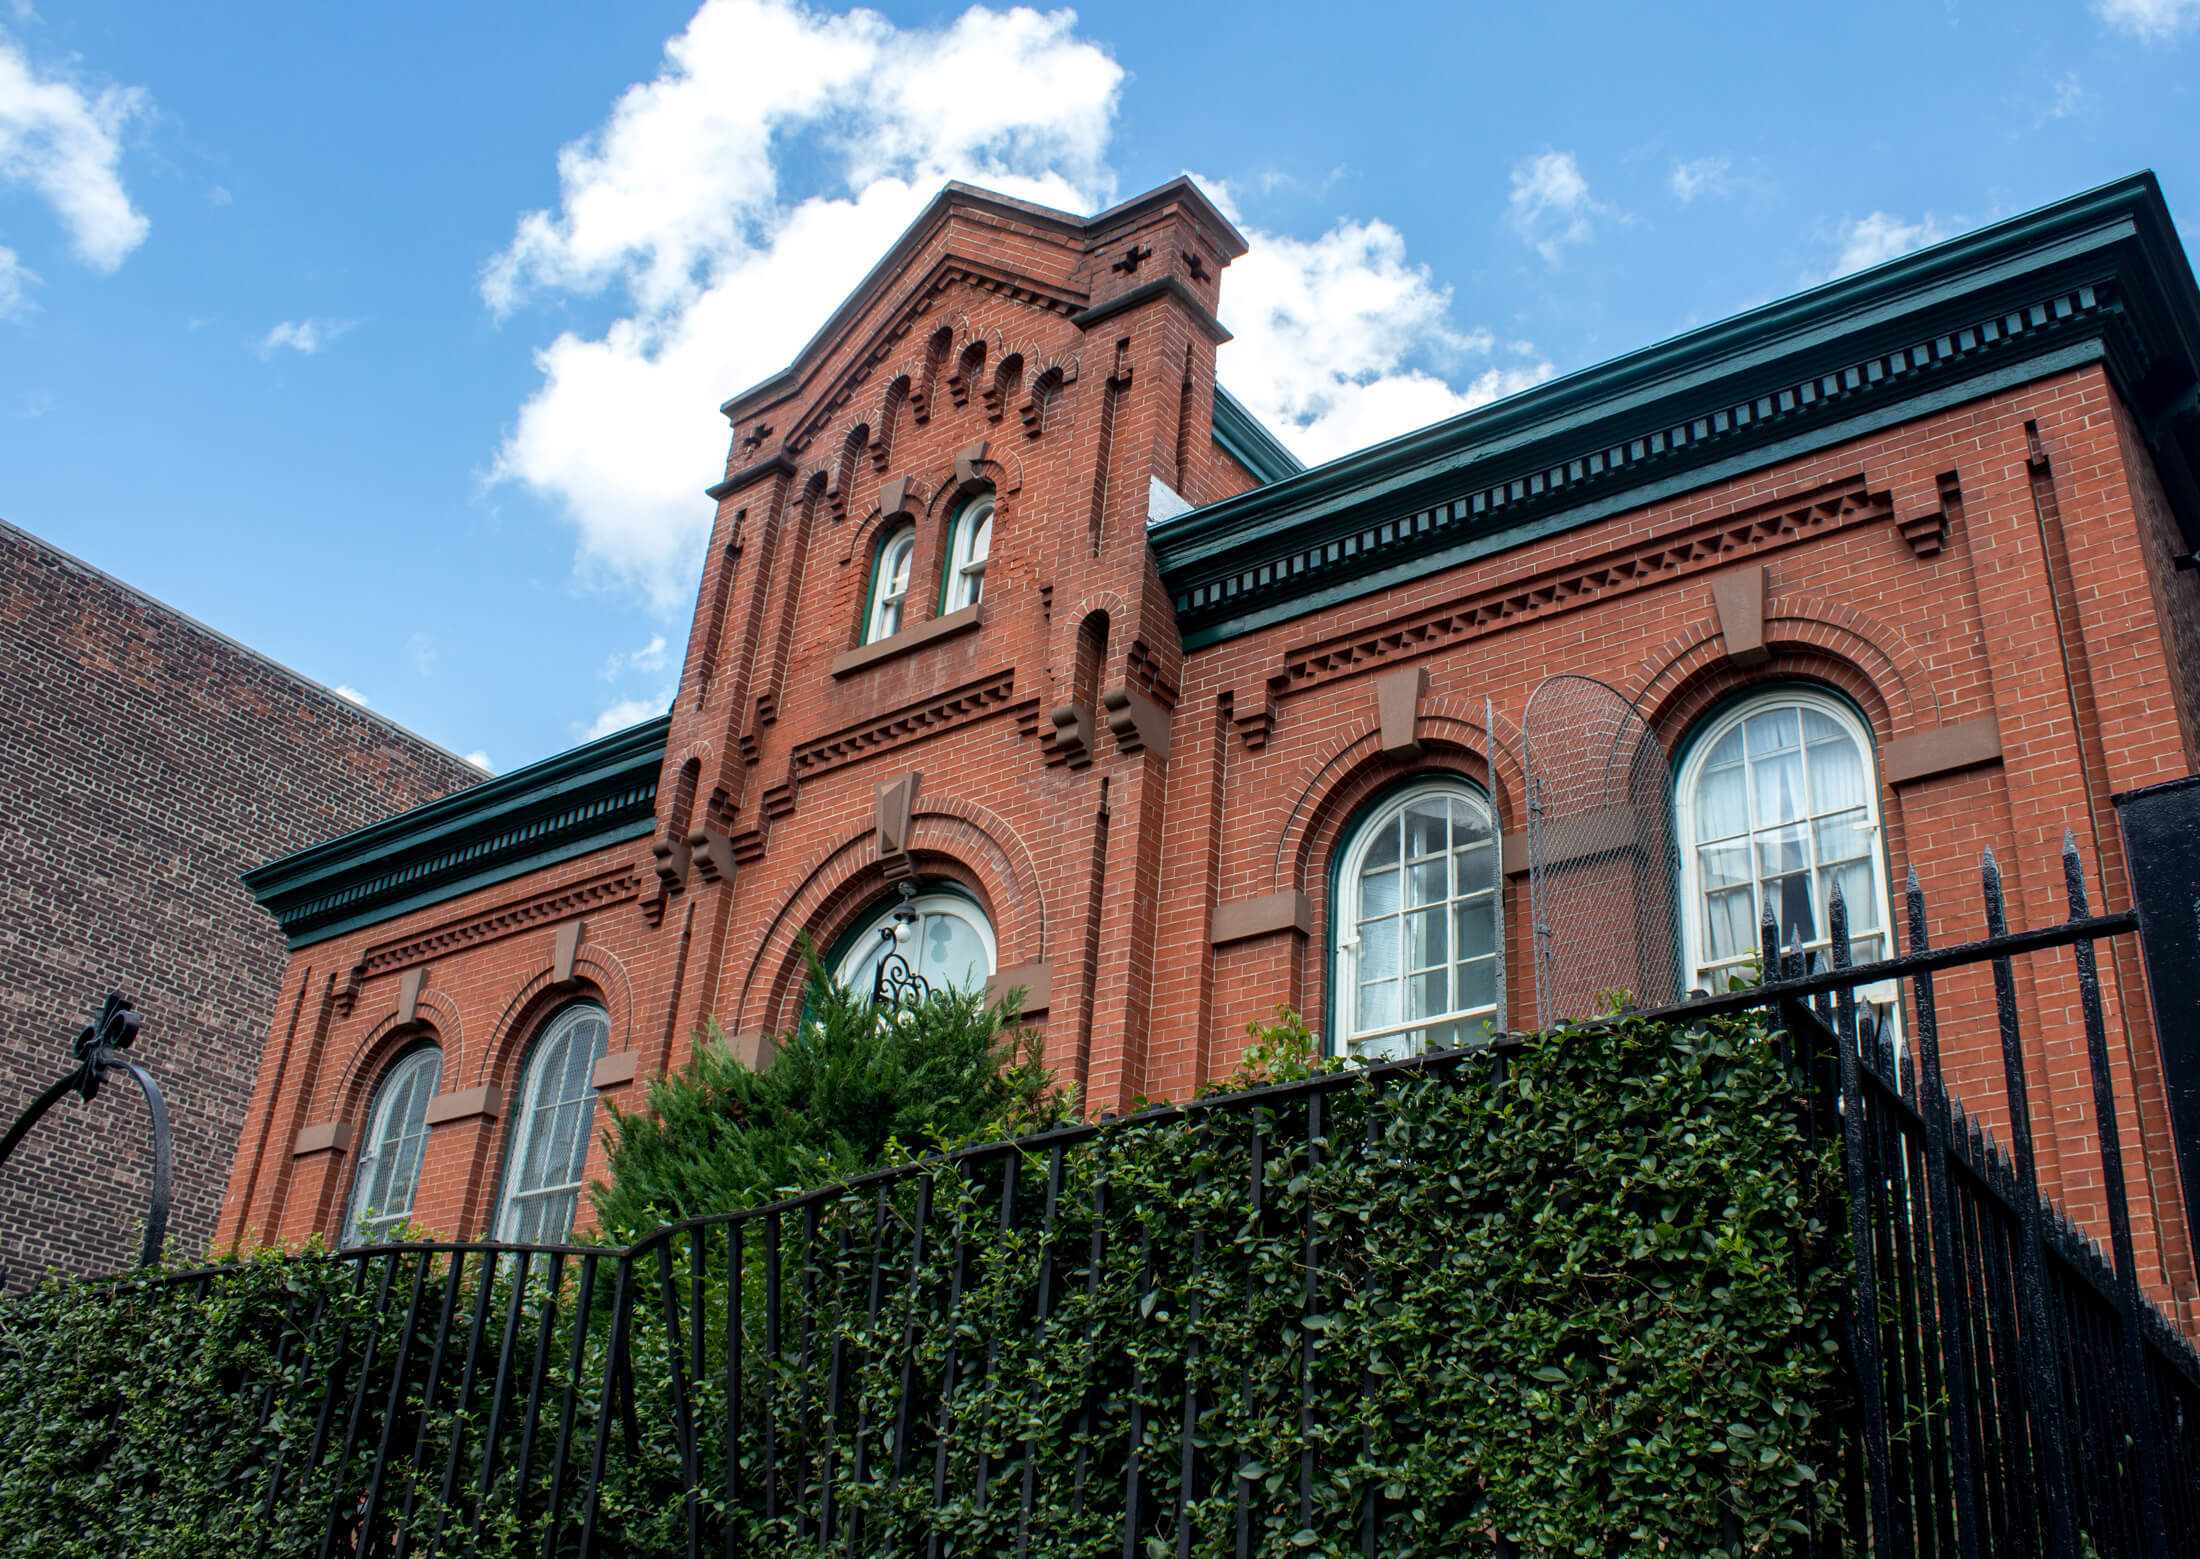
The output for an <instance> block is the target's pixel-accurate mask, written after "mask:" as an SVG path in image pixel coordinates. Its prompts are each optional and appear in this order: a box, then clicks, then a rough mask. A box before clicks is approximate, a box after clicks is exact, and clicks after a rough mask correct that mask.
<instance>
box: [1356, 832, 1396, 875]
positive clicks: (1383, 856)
mask: <svg viewBox="0 0 2200 1559" xmlns="http://www.w3.org/2000/svg"><path fill="white" fill-rule="evenodd" d="M1397 864H1398V825H1397V824H1396V823H1385V824H1384V825H1383V826H1382V827H1381V828H1380V829H1378V830H1377V831H1376V834H1375V837H1374V838H1373V839H1372V840H1370V841H1369V842H1368V846H1367V858H1366V860H1365V861H1363V862H1362V863H1361V866H1360V872H1361V874H1362V875H1363V876H1364V875H1366V874H1367V873H1368V872H1379V871H1381V870H1382V869H1383V868H1384V867H1386V866H1396V865H1397Z"/></svg>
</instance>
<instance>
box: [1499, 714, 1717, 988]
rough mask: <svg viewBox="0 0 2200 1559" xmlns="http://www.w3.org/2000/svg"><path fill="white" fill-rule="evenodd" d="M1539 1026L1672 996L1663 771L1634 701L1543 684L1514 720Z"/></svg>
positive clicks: (1670, 880)
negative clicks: (1523, 763) (1521, 765)
mask: <svg viewBox="0 0 2200 1559" xmlns="http://www.w3.org/2000/svg"><path fill="white" fill-rule="evenodd" d="M1521 731H1522V735H1523V737H1524V741H1523V744H1522V745H1523V746H1524V747H1525V749H1526V757H1527V771H1528V849H1529V878H1528V886H1529V896H1530V902H1531V904H1532V906H1533V910H1534V944H1535V994H1536V1012H1537V1017H1538V1019H1539V1020H1540V1021H1541V1022H1542V1023H1544V1024H1546V1025H1548V1024H1552V1023H1561V1022H1571V1021H1579V1020H1581V1019H1584V1018H1591V1017H1595V1016H1597V1015H1599V1014H1600V1013H1604V1012H1610V1011H1613V1010H1615V1009H1616V1008H1619V1007H1641V1008H1649V1007H1662V1006H1665V1005H1667V1004H1669V1003H1671V1002H1674V1001H1676V1000H1678V999H1679V998H1680V995H1681V982H1680V951H1679V947H1678V937H1677V929H1678V928H1677V926H1676V923H1675V919H1674V917H1675V915H1676V913H1677V906H1678V902H1679V901H1678V897H1677V894H1678V890H1679V885H1680V852H1679V849H1678V847H1677V845H1676V844H1675V841H1674V834H1673V785H1672V771H1671V769H1670V767H1669V766H1668V765H1667V763H1666V760H1665V749H1664V748H1663V747H1661V746H1659V745H1658V739H1657V736H1656V735H1655V734H1654V733H1653V732H1652V731H1651V729H1650V727H1649V725H1648V723H1647V722H1645V721H1644V719H1643V718H1642V714H1641V712H1640V711H1639V710H1637V709H1636V708H1635V706H1634V704H1633V703H1632V702H1630V701H1629V700H1628V699H1627V698H1626V697H1624V696H1623V695H1622V694H1620V693H1619V692H1618V691H1616V690H1615V689H1613V688H1610V687H1607V686H1606V685H1605V684H1604V683H1602V682H1599V681H1597V680H1596V679H1594V678H1593V677H1581V676H1571V675H1568V676H1556V677H1546V678H1544V680H1543V682H1542V684H1541V685H1540V686H1539V687H1537V688H1536V690H1535V693H1534V695H1533V696H1532V697H1530V698H1529V700H1528V708H1527V713H1526V714H1525V715H1524V716H1523V718H1522V720H1521Z"/></svg>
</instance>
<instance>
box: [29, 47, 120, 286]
mask: <svg viewBox="0 0 2200 1559" xmlns="http://www.w3.org/2000/svg"><path fill="white" fill-rule="evenodd" d="M148 102H149V99H148V98H147V97H146V94H145V92H144V90H143V89H142V88H139V87H108V88H105V89H103V90H101V91H99V92H97V93H92V94H87V93H86V92H85V91H84V89H83V88H81V87H78V86H77V85H76V84H75V83H73V82H70V81H66V80H63V79H61V78H60V77H57V76H41V75H39V74H38V73H37V72H35V71H34V70H33V69H32V68H31V63H30V60H29V58H28V56H26V55H25V54H24V53H23V51H22V50H21V49H20V48H18V47H17V46H16V45H15V44H14V43H13V42H12V41H10V40H9V39H7V38H6V37H0V186H5V185H10V184H13V185H18V186H21V187H23V188H26V189H29V190H32V191H34V192H35V193H37V194H38V195H40V196H42V197H43V198H44V199H45V201H46V203H47V204H48V205H50V206H51V207H53V211H54V215H55V216H57V217H59V218H60V219H61V225H62V226H63V227H65V228H67V229H68V232H69V240H70V243H71V244H72V245H73V246H74V248H75V250H76V254H77V258H79V259H80V260H82V261H83V262H84V263H85V264H87V265H89V266H92V267H93V268H94V269H96V270H102V271H112V270H114V269H115V267H117V266H119V265H120V264H122V262H123V259H124V258H125V257H126V256H127V255H128V254H129V253H130V251H131V250H133V249H135V248H136V247H137V246H138V245H139V244H141V243H143V242H144V241H145V234H146V231H147V229H148V228H149V227H150V225H151V224H150V223H148V222H147V221H146V219H145V217H144V215H143V214H142V213H141V212H139V211H138V209H137V208H136V207H135V206H133V205H131V204H130V195H129V192H128V191H127V190H125V189H124V188H123V187H122V176H121V173H120V172H119V171H118V165H119V164H120V163H121V161H122V132H123V130H124V129H125V128H126V127H127V126H128V124H129V122H130V120H131V119H133V118H134V117H136V116H137V115H139V114H141V113H143V112H144V111H145V109H146V107H147V105H148Z"/></svg>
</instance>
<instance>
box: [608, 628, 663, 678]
mask: <svg viewBox="0 0 2200 1559" xmlns="http://www.w3.org/2000/svg"><path fill="white" fill-rule="evenodd" d="M664 669H665V636H664V635H663V634H661V633H657V634H652V635H650V639H649V642H648V643H647V644H645V645H643V646H642V647H641V648H640V649H638V650H627V651H624V652H622V653H620V654H616V655H613V656H611V657H610V658H609V659H607V660H606V661H605V662H604V663H603V679H604V681H606V682H615V681H617V680H618V679H619V678H620V677H622V676H624V675H625V674H626V673H628V672H630V671H662V670H664Z"/></svg>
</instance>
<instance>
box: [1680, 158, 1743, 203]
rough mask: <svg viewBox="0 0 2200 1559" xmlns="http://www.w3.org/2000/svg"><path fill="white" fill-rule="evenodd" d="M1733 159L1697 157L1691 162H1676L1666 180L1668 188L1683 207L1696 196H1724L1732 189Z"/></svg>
mask: <svg viewBox="0 0 2200 1559" xmlns="http://www.w3.org/2000/svg"><path fill="white" fill-rule="evenodd" d="M1733 168H1734V159H1733V158H1731V157H1698V158H1696V159H1695V160H1694V161H1692V162H1681V161H1678V160H1676V161H1675V162H1674V164H1673V172H1672V175H1671V176H1670V177H1669V178H1668V179H1667V180H1666V183H1667V185H1668V187H1670V188H1671V189H1672V191H1673V193H1674V194H1675V195H1677V196H1679V197H1680V199H1681V202H1682V203H1683V204H1684V205H1685V204H1687V203H1688V202H1690V201H1693V200H1694V199H1695V198H1696V197H1697V196H1698V195H1724V194H1726V193H1728V192H1729V191H1731V190H1732V189H1733V188H1734V180H1733V179H1732V177H1730V175H1731V174H1732V172H1733Z"/></svg>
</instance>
